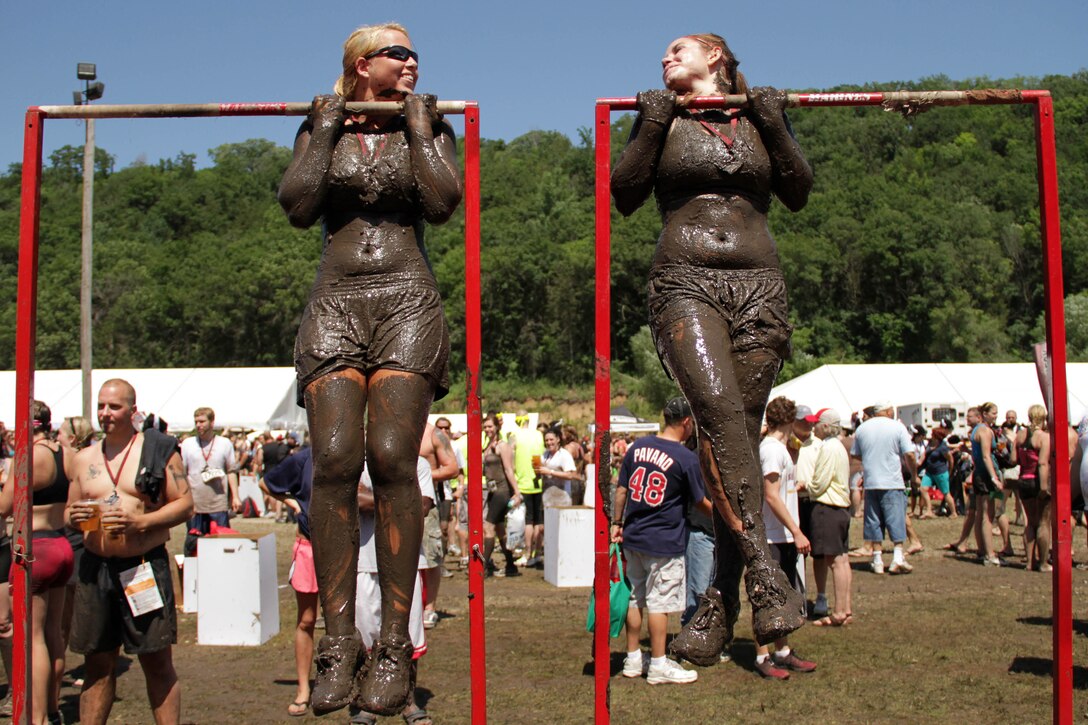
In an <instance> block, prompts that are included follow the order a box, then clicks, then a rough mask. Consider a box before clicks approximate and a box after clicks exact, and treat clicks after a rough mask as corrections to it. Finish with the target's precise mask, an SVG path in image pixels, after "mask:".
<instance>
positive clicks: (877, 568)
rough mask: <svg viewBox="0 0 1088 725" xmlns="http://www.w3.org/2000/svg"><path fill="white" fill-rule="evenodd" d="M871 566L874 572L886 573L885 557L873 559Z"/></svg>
mask: <svg viewBox="0 0 1088 725" xmlns="http://www.w3.org/2000/svg"><path fill="white" fill-rule="evenodd" d="M869 568H870V569H872V571H873V573H874V574H883V573H884V560H883V559H873V560H872V562H871V563H870V564H869Z"/></svg>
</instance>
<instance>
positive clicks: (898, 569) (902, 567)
mask: <svg viewBox="0 0 1088 725" xmlns="http://www.w3.org/2000/svg"><path fill="white" fill-rule="evenodd" d="M912 571H914V567H913V566H911V565H910V564H908V563H907V562H905V561H893V562H892V565H891V566H889V567H888V573H889V574H910V573H911V572H912Z"/></svg>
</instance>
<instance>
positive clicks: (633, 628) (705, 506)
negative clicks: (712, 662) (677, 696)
mask: <svg viewBox="0 0 1088 725" xmlns="http://www.w3.org/2000/svg"><path fill="white" fill-rule="evenodd" d="M694 432H695V420H694V418H692V416H691V406H689V405H688V402H687V401H686V400H685V399H684V398H673V399H672V400H670V401H669V402H668V403H666V404H665V430H664V431H663V432H661V433H660V434H659V435H656V436H646V437H645V438H640V439H638V440H637V441H635V442H634V443H632V444H631V446H630V447H629V448H628V449H627V453H626V454H625V455H624V457H623V463H622V464H621V465H620V477H619V483H618V485H617V487H616V500H615V505H614V506H613V509H612V510H613V511H614V512H615V514H614V519H613V521H612V541H613V542H617V543H622V544H623V552H624V555H625V559H626V561H627V569H626V573H627V578H628V579H629V580H630V583H631V590H632V591H631V604H630V607H629V608H628V610H627V659H626V660H624V663H623V675H624V677H641V676H642V675H643V674H644V673H645V674H646V681H647V682H649V683H650V684H651V685H659V684H681V683H687V682H694V681H695V680H696V679H697V678H698V674H697V673H696V672H695V671H693V670H685V669H684V668H683V667H681V666H680V665H679V664H678V663H676V662H674V661H672V660H670V659H668V658H667V657H665V637H666V632H667V628H668V615H669V613H670V612H680V611H683V609H684V604H685V596H686V594H685V589H684V580H685V576H684V574H685V572H684V553H685V551H686V550H687V544H688V523H687V514H688V511H689V509H690V508H691V507H695V508H696V509H697V510H699V511H702V512H703V513H705V514H706V515H707V516H709V515H710V514H711V504H710V500H709V499H708V498H707V497H706V491H705V489H704V488H703V479H702V475H701V474H700V473H699V458H698V457H697V456H696V455H695V453H693V452H692V451H691V450H689V449H688V448H687V447H686V446H685V445H684V443H685V441H687V440H688V439H689V438H690V437H691V436H692V435H693V434H694ZM647 612H648V615H647V617H646V619H647V627H648V629H649V631H650V660H649V662H647V661H646V659H645V656H644V655H643V652H642V651H641V649H640V648H639V635H640V633H641V629H642V619H643V615H644V613H647Z"/></svg>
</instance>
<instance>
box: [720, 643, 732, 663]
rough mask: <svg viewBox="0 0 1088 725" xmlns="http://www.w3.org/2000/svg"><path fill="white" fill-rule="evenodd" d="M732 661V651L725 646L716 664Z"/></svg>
mask: <svg viewBox="0 0 1088 725" xmlns="http://www.w3.org/2000/svg"><path fill="white" fill-rule="evenodd" d="M732 659H733V650H732V649H730V647H729V645H726V646H725V649H723V650H722V653H721V654H720V655H718V662H719V663H724V662H730V661H732Z"/></svg>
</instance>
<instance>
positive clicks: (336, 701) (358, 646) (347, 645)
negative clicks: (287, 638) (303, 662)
mask: <svg viewBox="0 0 1088 725" xmlns="http://www.w3.org/2000/svg"><path fill="white" fill-rule="evenodd" d="M362 656H363V637H362V635H361V634H359V630H355V631H354V632H353V633H352V634H349V635H343V636H337V637H332V636H329V635H325V636H324V637H322V638H321V639H320V640H318V642H317V656H316V657H315V658H314V661H315V662H316V664H317V677H316V679H315V682H314V688H313V692H312V693H311V694H310V707H312V708H313V711H314V713H315V714H317V715H324V714H326V713H330V712H333V711H334V710H339V709H340V708H342V707H346V706H347V704H348V702H350V701H351V693H352V681H353V680H354V678H355V671H356V670H357V669H358V668H359V662H360V661H361V659H362Z"/></svg>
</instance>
